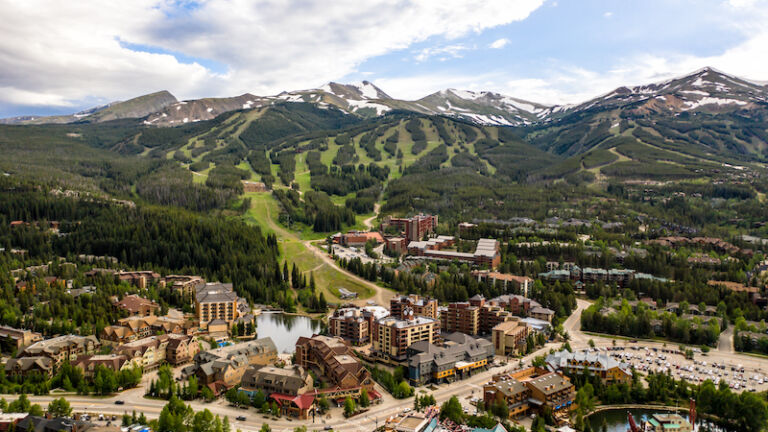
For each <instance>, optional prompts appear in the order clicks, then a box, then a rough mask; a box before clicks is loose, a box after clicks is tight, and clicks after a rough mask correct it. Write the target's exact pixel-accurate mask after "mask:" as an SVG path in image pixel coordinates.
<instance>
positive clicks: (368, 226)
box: [363, 203, 381, 231]
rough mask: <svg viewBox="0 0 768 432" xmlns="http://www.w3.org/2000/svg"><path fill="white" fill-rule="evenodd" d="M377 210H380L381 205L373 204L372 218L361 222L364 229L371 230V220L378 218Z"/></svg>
mask: <svg viewBox="0 0 768 432" xmlns="http://www.w3.org/2000/svg"><path fill="white" fill-rule="evenodd" d="M379 210H381V205H379V203H376V204H374V205H373V216H371V217H369V218H368V219H366V220H364V221H363V225H365V227H366V228H368V230H369V231H370V230H371V229H373V220H374V219H376V218H377V217H378V216H379Z"/></svg>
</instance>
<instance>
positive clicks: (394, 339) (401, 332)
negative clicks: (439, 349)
mask: <svg viewBox="0 0 768 432" xmlns="http://www.w3.org/2000/svg"><path fill="white" fill-rule="evenodd" d="M403 314H404V315H405V316H406V317H407V318H405V319H400V318H397V317H396V316H388V317H386V318H382V319H380V320H376V321H374V324H373V335H372V336H371V338H372V342H373V346H372V349H373V352H374V354H375V355H378V356H381V357H385V358H390V359H393V360H395V361H404V360H405V359H406V357H407V355H406V354H407V351H406V350H407V349H408V347H409V346H411V345H412V344H414V343H416V342H419V341H426V342H428V343H431V344H434V343H437V342H438V341H439V339H440V322H439V321H437V320H436V319H433V318H428V317H424V316H415V315H414V314H413V313H412V312H410V310H408V309H406V310H405V311H403Z"/></svg>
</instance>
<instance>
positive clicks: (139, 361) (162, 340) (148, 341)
mask: <svg viewBox="0 0 768 432" xmlns="http://www.w3.org/2000/svg"><path fill="white" fill-rule="evenodd" d="M168 341H169V339H168V338H167V337H162V336H149V337H146V338H143V339H137V340H135V341H133V342H128V343H126V344H123V345H120V346H119V347H117V348H116V349H115V351H114V353H115V354H118V355H123V356H125V357H126V358H127V359H128V361H129V362H131V363H132V364H133V365H135V366H140V367H142V368H143V369H144V370H145V371H148V370H152V369H155V368H157V367H160V365H161V364H163V362H165V359H166V353H167V347H168Z"/></svg>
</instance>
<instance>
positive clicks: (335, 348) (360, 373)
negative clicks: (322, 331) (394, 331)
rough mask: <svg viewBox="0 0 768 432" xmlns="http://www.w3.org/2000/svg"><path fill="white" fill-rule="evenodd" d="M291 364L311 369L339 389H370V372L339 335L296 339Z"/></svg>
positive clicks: (371, 387)
mask: <svg viewBox="0 0 768 432" xmlns="http://www.w3.org/2000/svg"><path fill="white" fill-rule="evenodd" d="M295 364H297V365H299V366H301V367H303V368H305V369H307V370H309V369H314V370H315V371H316V372H318V373H319V374H320V375H322V376H324V377H325V378H327V379H328V380H330V381H331V382H332V383H333V385H335V386H337V387H339V388H341V389H356V390H357V391H359V390H360V389H361V388H366V389H367V390H369V391H370V390H372V389H373V379H372V378H371V373H370V372H368V369H366V368H365V366H363V364H362V363H360V361H359V360H358V359H357V357H356V356H355V354H354V353H353V352H352V349H351V348H350V347H349V345H347V343H346V342H344V340H342V339H341V338H337V337H328V336H321V335H314V336H312V337H311V338H307V337H300V338H299V340H298V341H296V360H295Z"/></svg>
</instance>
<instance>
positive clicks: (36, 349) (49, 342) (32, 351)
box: [19, 335, 101, 368]
mask: <svg viewBox="0 0 768 432" xmlns="http://www.w3.org/2000/svg"><path fill="white" fill-rule="evenodd" d="M100 347H101V343H100V342H99V340H98V339H96V336H77V335H64V336H59V337H55V338H52V339H46V340H43V341H40V342H36V343H34V344H32V345H30V346H28V347H26V348H25V349H24V350H23V351H22V352H21V353H20V354H19V357H48V358H50V359H51V360H53V365H54V368H58V367H59V366H60V365H61V364H62V363H64V362H65V361H71V362H74V361H75V360H77V357H78V356H81V355H85V354H92V353H94V352H96V351H97V350H98V349H99V348H100Z"/></svg>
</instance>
